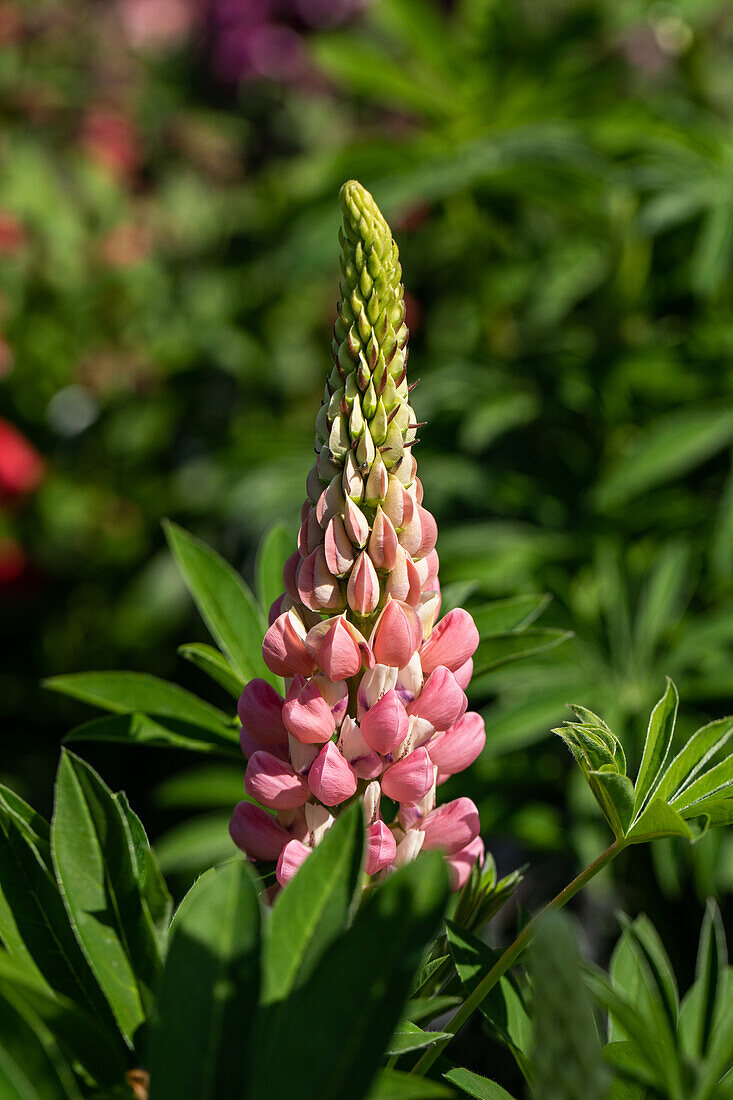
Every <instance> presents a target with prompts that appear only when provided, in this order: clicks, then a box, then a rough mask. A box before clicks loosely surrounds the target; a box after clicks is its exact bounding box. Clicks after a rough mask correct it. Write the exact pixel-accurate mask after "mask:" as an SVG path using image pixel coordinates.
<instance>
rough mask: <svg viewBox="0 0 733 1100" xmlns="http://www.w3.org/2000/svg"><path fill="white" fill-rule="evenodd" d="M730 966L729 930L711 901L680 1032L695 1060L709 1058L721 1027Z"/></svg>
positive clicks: (691, 1056) (708, 904)
mask: <svg viewBox="0 0 733 1100" xmlns="http://www.w3.org/2000/svg"><path fill="white" fill-rule="evenodd" d="M727 964H728V953H727V948H726V942H725V928H724V926H723V921H722V918H721V915H720V909H719V908H718V905H717V902H716V901H715V900H714V899H713V898H710V899H709V900H708V903H707V907H706V909H705V917H704V920H703V924H702V930H701V932H700V945H699V948H698V952H697V969H696V973H695V984H694V985H693V987H692V989H691V990H690V991H689V993H688V994H687V996H686V997H685V999H684V1002H683V1005H682V1010H681V1013H680V1032H681V1034H682V1036H683V1039H684V1042H685V1047H686V1052H687V1054H688V1056H689V1057H690V1058H692V1059H701V1058H704V1057H705V1054H706V1052H707V1049H708V1046H709V1044H710V1040H711V1038H712V1035H713V1031H714V1029H715V1026H716V1025H717V1022H718V1021H717V1015H718V1010H719V1004H720V999H721V993H722V987H723V983H724V972H725V968H726V966H727Z"/></svg>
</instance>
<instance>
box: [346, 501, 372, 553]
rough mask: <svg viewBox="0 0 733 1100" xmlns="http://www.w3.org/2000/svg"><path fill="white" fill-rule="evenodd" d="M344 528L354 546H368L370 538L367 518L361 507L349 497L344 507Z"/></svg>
mask: <svg viewBox="0 0 733 1100" xmlns="http://www.w3.org/2000/svg"><path fill="white" fill-rule="evenodd" d="M344 528H345V530H346V534H347V535H348V536H349V538H350V539H351V541H352V542H353V544H354V546H358V547H359V549H361V548H362V547H364V546H366V543H367V539H368V538H369V524H368V523H367V518H366V516H365V515H364V513H363V512H362V510H361V508H359V506H358V505H357V504H354V503H352V501H350V500H348V499H347V501H346V506H345V508H344Z"/></svg>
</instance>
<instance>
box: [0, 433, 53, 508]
mask: <svg viewBox="0 0 733 1100" xmlns="http://www.w3.org/2000/svg"><path fill="white" fill-rule="evenodd" d="M44 470H45V464H44V461H43V459H42V458H41V456H40V455H39V453H38V451H37V450H36V449H35V447H33V445H32V444H31V443H29V442H28V440H27V439H26V437H25V436H24V435H23V434H22V432H19V431H18V429H17V428H15V427H13V425H12V424H10V423H8V421H7V420H3V419H2V418H0V497H2V498H5V499H6V500H7V499H12V498H13V497H18V496H22V495H23V494H24V493H31V492H33V490H34V489H37V488H38V486H39V485H40V483H41V480H42V479H43V474H44Z"/></svg>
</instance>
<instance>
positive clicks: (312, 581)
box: [296, 546, 344, 611]
mask: <svg viewBox="0 0 733 1100" xmlns="http://www.w3.org/2000/svg"><path fill="white" fill-rule="evenodd" d="M296 578H297V582H298V595H299V596H300V599H301V601H302V602H303V603H304V604H305V606H306V607H307V608H308V609H309V610H310V611H337V610H339V608H341V607H343V606H344V598H343V596H342V594H341V589H340V587H339V583H338V581H337V580H336V578H335V577H334V576H332V575H331V573H330V572H329V569H328V564H327V562H326V553H325V550H324V548H323V547H322V546H319V547H318V549H317V550H314V551H313V553H312V554H309V555H308V557H307V558H304V560H303V561H302V562H301V564H300V568H299V569H298V572H297V574H296Z"/></svg>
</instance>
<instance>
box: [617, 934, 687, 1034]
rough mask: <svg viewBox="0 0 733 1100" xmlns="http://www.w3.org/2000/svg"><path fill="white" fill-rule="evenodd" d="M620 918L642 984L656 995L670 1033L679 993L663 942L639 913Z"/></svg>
mask: <svg viewBox="0 0 733 1100" xmlns="http://www.w3.org/2000/svg"><path fill="white" fill-rule="evenodd" d="M620 920H621V924H622V926H623V928H624V934H625V935H628V936H629V940H630V944H631V947H632V949H633V950H634V952H635V954H636V957H637V963H638V966H639V972H640V975H641V978H642V984H646V985H647V986H648V987H649V989H650V990H651V991H652V992H653V994H654V995H656V996H658V997H659V1000H660V1001H661V1003H662V1006H663V1008H664V1011H665V1013H666V1015H667V1019H668V1021H669V1026H670V1031H672V1032H674V1030H675V1029H676V1027H677V1016H678V1013H679V993H678V990H677V980H676V978H675V976H674V971H673V969H672V966H671V963H670V961H669V958H668V956H667V952H666V951H665V950H664V945H663V944H662V941H661V940H660V938H659V935H658V934H657V931H656V929H655V928H654V925H653V924H652V923H651V921H650V920H649V918H648V917H646V916H644V915H643V914H642V916H640V917H637V918H636V920H635V921H630V920H628V918H627V917H625V916H624V915H623V914H622V915H621V917H620Z"/></svg>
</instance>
